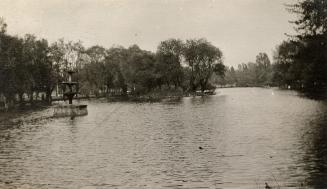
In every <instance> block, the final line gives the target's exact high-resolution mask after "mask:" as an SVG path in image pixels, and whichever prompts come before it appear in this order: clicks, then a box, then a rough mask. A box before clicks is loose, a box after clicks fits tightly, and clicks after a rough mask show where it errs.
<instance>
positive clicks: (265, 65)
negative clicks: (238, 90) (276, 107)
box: [216, 53, 274, 87]
mask: <svg viewBox="0 0 327 189" xmlns="http://www.w3.org/2000/svg"><path fill="white" fill-rule="evenodd" d="M272 77H273V65H272V64H271V62H270V60H269V57H268V55H267V54H266V53H259V54H258V55H257V56H256V61H255V62H249V63H247V64H245V63H242V64H239V65H238V66H237V68H236V69H235V68H234V67H233V66H231V67H229V68H227V69H226V73H225V77H220V76H218V78H217V79H216V83H217V84H220V85H224V86H234V87H264V86H272V85H274V84H273V82H272Z"/></svg>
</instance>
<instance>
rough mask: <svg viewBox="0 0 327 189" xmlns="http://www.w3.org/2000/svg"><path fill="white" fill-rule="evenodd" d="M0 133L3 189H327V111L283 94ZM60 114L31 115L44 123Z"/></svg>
mask: <svg viewBox="0 0 327 189" xmlns="http://www.w3.org/2000/svg"><path fill="white" fill-rule="evenodd" d="M217 92H218V94H217V95H215V96H208V97H195V98H194V97H186V98H183V99H182V100H180V101H177V102H161V103H127V102H115V103H112V102H111V103H107V102H101V101H88V102H87V101H86V102H85V103H87V104H88V111H89V115H88V116H85V117H77V118H75V119H74V120H70V119H69V118H60V119H53V118H52V119H39V120H36V121H27V122H26V123H24V122H23V123H20V124H17V125H12V126H6V127H1V128H0V188H16V187H17V188H85V189H86V188H88V189H93V188H97V189H98V188H100V189H102V188H128V189H129V188H131V189H134V188H135V189H138V188H140V189H143V188H148V189H156V188H210V189H211V188H264V183H265V182H267V183H268V184H269V185H271V186H280V187H281V188H299V187H300V185H301V184H303V185H304V186H306V187H308V188H327V103H326V101H317V100H311V99H307V98H304V97H300V96H299V95H298V94H297V93H296V92H292V91H281V90H277V89H260V88H244V89H242V88H239V89H236V88H235V89H218V90H217ZM51 113H52V110H51V108H50V109H47V110H42V111H39V112H35V113H32V114H29V115H25V116H24V118H22V119H27V118H29V117H41V116H45V115H47V114H51Z"/></svg>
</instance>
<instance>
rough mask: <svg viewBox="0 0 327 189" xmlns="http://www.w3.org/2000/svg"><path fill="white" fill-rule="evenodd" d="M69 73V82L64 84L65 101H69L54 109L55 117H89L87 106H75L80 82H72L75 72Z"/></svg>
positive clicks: (70, 71)
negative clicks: (74, 99) (74, 102)
mask: <svg viewBox="0 0 327 189" xmlns="http://www.w3.org/2000/svg"><path fill="white" fill-rule="evenodd" d="M67 73H68V81H65V82H62V84H63V85H64V87H63V88H64V93H63V98H64V100H65V99H66V98H67V99H68V104H60V105H58V106H56V107H55V108H54V116H55V117H66V116H67V117H68V116H69V117H75V116H83V115H87V113H88V112H87V105H84V104H83V105H82V104H77V105H75V104H73V98H74V96H77V93H78V82H73V81H72V75H73V73H74V71H72V70H69V71H67Z"/></svg>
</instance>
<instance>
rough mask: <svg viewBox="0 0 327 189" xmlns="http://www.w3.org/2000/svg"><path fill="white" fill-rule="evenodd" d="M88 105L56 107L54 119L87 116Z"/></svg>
mask: <svg viewBox="0 0 327 189" xmlns="http://www.w3.org/2000/svg"><path fill="white" fill-rule="evenodd" d="M87 114H88V112H87V105H84V104H83V105H78V104H65V105H57V106H55V107H54V112H53V116H54V117H75V116H84V115H87Z"/></svg>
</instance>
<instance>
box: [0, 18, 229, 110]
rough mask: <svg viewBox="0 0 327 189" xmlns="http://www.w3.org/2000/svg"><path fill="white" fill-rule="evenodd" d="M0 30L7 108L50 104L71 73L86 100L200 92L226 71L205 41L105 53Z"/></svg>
mask: <svg viewBox="0 0 327 189" xmlns="http://www.w3.org/2000/svg"><path fill="white" fill-rule="evenodd" d="M0 27H1V28H0V29H1V33H0V52H1V53H0V95H1V101H2V102H4V103H5V105H6V106H8V105H9V106H10V105H12V104H14V103H16V102H19V103H20V104H22V105H23V104H24V103H26V102H28V103H31V104H33V103H34V102H35V101H36V100H41V99H42V100H43V101H46V102H48V103H51V101H52V97H53V96H60V95H62V92H63V91H64V90H65V89H64V87H63V86H62V85H60V83H61V82H63V81H65V80H67V72H66V71H67V70H71V69H73V70H74V71H76V73H75V74H74V78H73V79H74V80H76V81H78V82H79V86H78V87H79V91H80V94H82V95H85V96H90V95H94V96H107V95H120V96H126V95H128V94H129V95H136V96H137V95H143V94H147V93H150V92H153V91H162V90H165V91H167V90H175V91H180V92H181V93H185V92H187V93H191V92H195V91H196V90H201V91H202V92H203V91H204V90H206V89H211V88H213V85H212V83H211V78H212V75H213V74H214V73H215V74H218V75H223V74H224V71H225V66H224V65H223V55H222V52H221V51H220V50H219V49H218V48H217V47H215V46H213V45H212V44H211V43H210V42H208V41H207V40H205V39H190V40H186V41H185V42H184V41H182V40H179V39H169V40H166V41H162V42H161V43H160V44H159V46H158V48H157V51H156V52H155V53H154V52H150V51H145V50H142V49H140V48H139V47H138V46H137V45H133V46H130V47H128V48H124V47H122V46H114V47H111V48H109V49H106V48H104V47H101V46H92V47H90V48H85V47H84V46H83V45H82V43H81V42H76V43H75V42H65V41H64V40H58V41H56V42H54V43H52V44H49V43H48V41H47V40H45V39H38V38H36V37H35V36H33V35H25V36H24V37H23V38H20V37H17V36H11V35H9V34H7V33H6V27H7V25H6V24H5V22H4V21H3V19H1V21H0ZM40 98H41V99H40Z"/></svg>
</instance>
